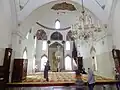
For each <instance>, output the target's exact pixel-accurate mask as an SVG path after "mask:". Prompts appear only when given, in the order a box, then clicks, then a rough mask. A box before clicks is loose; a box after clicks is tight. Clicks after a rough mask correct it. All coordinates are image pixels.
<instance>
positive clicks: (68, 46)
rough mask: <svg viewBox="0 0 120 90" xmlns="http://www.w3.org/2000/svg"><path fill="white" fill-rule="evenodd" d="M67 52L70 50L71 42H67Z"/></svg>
mask: <svg viewBox="0 0 120 90" xmlns="http://www.w3.org/2000/svg"><path fill="white" fill-rule="evenodd" d="M66 50H70V41H66Z"/></svg>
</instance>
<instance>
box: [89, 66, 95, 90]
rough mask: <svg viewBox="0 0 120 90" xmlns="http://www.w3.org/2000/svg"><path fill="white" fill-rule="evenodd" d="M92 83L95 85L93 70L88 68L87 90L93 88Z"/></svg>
mask: <svg viewBox="0 0 120 90" xmlns="http://www.w3.org/2000/svg"><path fill="white" fill-rule="evenodd" d="M94 85H95V77H94V74H93V71H92V69H90V68H88V87H89V90H93V88H94Z"/></svg>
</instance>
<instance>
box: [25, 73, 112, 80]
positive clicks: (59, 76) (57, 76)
mask: <svg viewBox="0 0 120 90" xmlns="http://www.w3.org/2000/svg"><path fill="white" fill-rule="evenodd" d="M82 80H83V81H84V82H87V75H82ZM95 80H96V82H104V81H113V79H109V78H104V77H101V76H95ZM75 81H76V79H75V73H74V72H49V82H75ZM23 82H46V80H45V79H44V76H43V72H40V73H36V74H32V75H28V76H27V78H26V80H24V81H23Z"/></svg>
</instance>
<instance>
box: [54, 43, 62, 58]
mask: <svg viewBox="0 0 120 90" xmlns="http://www.w3.org/2000/svg"><path fill="white" fill-rule="evenodd" d="M55 57H56V59H60V58H61V52H60V46H59V45H58V46H57V50H56V52H55Z"/></svg>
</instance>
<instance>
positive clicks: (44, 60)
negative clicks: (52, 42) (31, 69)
mask: <svg viewBox="0 0 120 90" xmlns="http://www.w3.org/2000/svg"><path fill="white" fill-rule="evenodd" d="M47 60H48V57H47V55H45V54H44V55H42V56H41V65H40V66H41V70H42V71H43V70H44V66H45V63H46V62H47Z"/></svg>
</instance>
